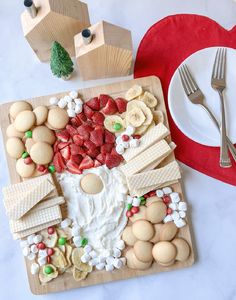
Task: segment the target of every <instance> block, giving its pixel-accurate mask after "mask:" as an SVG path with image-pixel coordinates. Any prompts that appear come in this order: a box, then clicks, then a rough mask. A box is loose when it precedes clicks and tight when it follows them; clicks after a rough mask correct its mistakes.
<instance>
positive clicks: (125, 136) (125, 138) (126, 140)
mask: <svg viewBox="0 0 236 300" xmlns="http://www.w3.org/2000/svg"><path fill="white" fill-rule="evenodd" d="M122 140H123V141H124V142H128V141H129V136H128V135H127V134H123V135H122Z"/></svg>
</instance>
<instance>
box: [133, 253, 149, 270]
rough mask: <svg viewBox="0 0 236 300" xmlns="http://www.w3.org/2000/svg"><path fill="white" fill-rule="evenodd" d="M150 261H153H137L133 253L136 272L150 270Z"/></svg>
mask: <svg viewBox="0 0 236 300" xmlns="http://www.w3.org/2000/svg"><path fill="white" fill-rule="evenodd" d="M152 261H153V258H152V259H151V260H150V261H149V262H143V261H141V260H139V259H138V258H137V257H136V255H135V253H134V257H133V264H134V266H135V268H136V269H138V270H146V269H148V268H150V267H151V265H152Z"/></svg>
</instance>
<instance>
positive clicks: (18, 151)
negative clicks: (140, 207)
mask: <svg viewBox="0 0 236 300" xmlns="http://www.w3.org/2000/svg"><path fill="white" fill-rule="evenodd" d="M6 149H7V153H8V154H9V155H10V156H11V157H12V158H20V157H21V155H22V153H23V152H24V150H25V146H24V144H23V142H22V141H21V140H20V139H19V138H16V137H12V138H9V139H8V140H7V142H6Z"/></svg>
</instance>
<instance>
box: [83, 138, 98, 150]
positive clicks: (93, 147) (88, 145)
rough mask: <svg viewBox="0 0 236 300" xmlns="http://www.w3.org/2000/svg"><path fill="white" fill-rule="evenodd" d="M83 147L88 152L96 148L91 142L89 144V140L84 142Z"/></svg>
mask: <svg viewBox="0 0 236 300" xmlns="http://www.w3.org/2000/svg"><path fill="white" fill-rule="evenodd" d="M84 146H85V147H86V148H87V149H88V150H90V149H91V150H94V149H95V148H96V147H97V146H96V145H95V144H94V143H93V142H91V141H90V140H88V141H85V142H84Z"/></svg>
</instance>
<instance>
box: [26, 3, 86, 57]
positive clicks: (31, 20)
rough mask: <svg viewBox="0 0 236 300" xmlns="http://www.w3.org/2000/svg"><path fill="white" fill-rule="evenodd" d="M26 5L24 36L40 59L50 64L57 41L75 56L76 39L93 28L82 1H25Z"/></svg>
mask: <svg viewBox="0 0 236 300" xmlns="http://www.w3.org/2000/svg"><path fill="white" fill-rule="evenodd" d="M24 4H25V7H26V10H25V11H24V12H23V13H22V15H21V23H22V27H23V32H24V36H25V38H26V40H27V41H28V43H29V44H30V46H31V47H32V49H33V50H34V52H35V53H36V55H37V56H38V58H39V59H40V60H41V61H49V59H50V49H51V46H52V42H53V41H57V42H59V43H60V44H61V45H62V46H63V47H64V48H65V49H66V50H67V51H68V52H69V54H70V55H71V56H75V50H74V36H75V34H77V33H78V32H80V31H81V30H83V29H84V28H87V27H88V26H90V21H89V14H88V7H87V4H85V3H83V2H81V1H79V0H25V1H24Z"/></svg>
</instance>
